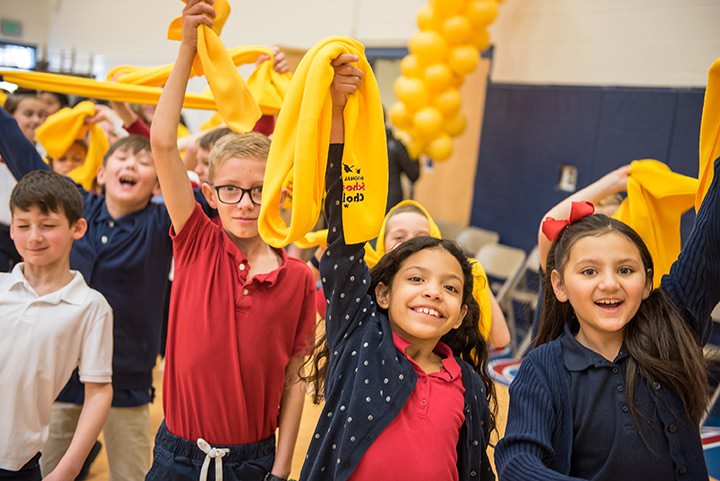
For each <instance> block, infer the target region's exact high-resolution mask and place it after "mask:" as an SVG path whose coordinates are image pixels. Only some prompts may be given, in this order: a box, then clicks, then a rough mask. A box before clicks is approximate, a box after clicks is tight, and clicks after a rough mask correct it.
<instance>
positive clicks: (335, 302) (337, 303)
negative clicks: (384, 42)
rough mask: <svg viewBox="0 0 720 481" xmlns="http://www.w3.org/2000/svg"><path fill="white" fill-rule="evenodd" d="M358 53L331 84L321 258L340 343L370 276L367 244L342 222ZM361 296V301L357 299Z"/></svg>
mask: <svg viewBox="0 0 720 481" xmlns="http://www.w3.org/2000/svg"><path fill="white" fill-rule="evenodd" d="M357 60H358V59H357V57H356V56H355V55H349V54H342V55H340V56H338V57H337V58H336V59H335V60H334V61H333V62H332V64H333V67H334V69H335V78H334V80H333V83H332V85H331V87H330V90H331V95H332V99H333V115H332V127H331V130H330V143H331V145H330V150H329V153H328V164H327V170H326V173H325V188H326V190H327V195H326V197H325V216H326V221H327V224H328V239H327V242H328V244H327V250H326V251H325V255H323V256H322V259H321V261H320V276H321V279H322V281H323V291H324V293H325V297H326V298H327V299H328V301H329V302H330V304H329V307H328V310H327V314H326V321H325V331H326V335H327V342H328V346H330V347H331V348H332V347H333V346H335V345H337V343H339V342H340V341H341V340H342V339H343V338H344V337H345V335H346V334H348V333H349V332H350V331H351V330H352V329H353V326H355V325H356V324H355V323H354V322H353V320H355V318H356V314H357V313H358V312H359V311H360V309H362V308H365V309H366V310H367V308H368V305H367V302H368V300H367V289H368V287H369V285H370V276H369V273H368V268H367V265H366V264H365V262H364V260H363V257H364V252H365V251H364V244H352V245H348V244H346V243H345V238H344V236H343V223H342V156H343V146H342V142H343V141H344V136H345V127H344V120H343V112H344V109H345V103H346V102H347V96H348V95H349V94H351V93H353V92H355V91H356V90H357V87H358V84H359V83H360V78H361V77H362V72H361V71H360V70H359V69H357V68H355V67H354V66H353V65H352V64H351V62H355V61H357ZM356 299H360V302H356Z"/></svg>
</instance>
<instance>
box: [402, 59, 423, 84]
mask: <svg viewBox="0 0 720 481" xmlns="http://www.w3.org/2000/svg"><path fill="white" fill-rule="evenodd" d="M423 70H424V69H423V65H422V63H420V59H419V58H418V57H417V55H413V54H409V55H405V57H403V59H402V60H401V61H400V71H401V72H402V74H403V75H404V76H406V77H418V78H419V77H422V74H423Z"/></svg>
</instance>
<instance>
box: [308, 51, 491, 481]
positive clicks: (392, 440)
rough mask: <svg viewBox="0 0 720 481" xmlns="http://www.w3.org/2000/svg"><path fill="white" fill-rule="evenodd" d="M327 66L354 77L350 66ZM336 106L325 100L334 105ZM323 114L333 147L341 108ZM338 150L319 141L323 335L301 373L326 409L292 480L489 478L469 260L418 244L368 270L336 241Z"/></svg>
mask: <svg viewBox="0 0 720 481" xmlns="http://www.w3.org/2000/svg"><path fill="white" fill-rule="evenodd" d="M341 58H342V56H341ZM335 69H336V78H337V77H341V76H342V75H347V76H348V77H357V81H358V82H359V78H360V76H361V75H360V74H358V73H357V72H356V71H357V69H355V68H354V67H352V65H351V64H350V63H345V64H343V65H341V64H339V63H338V65H336V66H335ZM335 85H337V84H335ZM349 91H352V90H351V89H349ZM338 98H340V100H339V101H338ZM344 100H345V99H344V98H343V96H342V95H341V94H338V95H333V101H334V107H337V106H338V103H340V102H343V101H344ZM342 106H344V103H342ZM334 112H335V114H334V116H333V119H334V120H333V133H332V134H331V142H342V137H343V136H342V107H341V108H339V109H338V108H335V109H334ZM338 116H339V118H338ZM338 124H339V125H340V130H339V133H338V130H337V125H338ZM342 153H343V145H342V144H340V143H333V144H331V145H330V150H329V155H328V166H327V170H326V186H327V196H326V200H325V213H326V216H327V223H328V227H329V232H328V248H327V251H326V252H325V255H323V257H322V260H321V261H320V275H321V280H322V282H323V288H324V292H325V297H326V299H327V303H328V306H327V315H326V329H325V331H326V337H325V343H323V344H322V348H320V349H318V350H317V351H316V354H315V356H314V359H313V362H312V364H313V366H314V368H315V369H314V374H313V375H311V376H310V379H311V380H313V381H314V382H315V387H316V393H320V392H322V391H321V389H322V387H321V386H322V384H323V382H322V381H324V398H325V407H324V409H323V412H322V414H321V416H320V419H319V421H318V424H317V427H316V429H315V432H314V434H313V439H312V441H311V444H310V448H309V450H308V455H307V458H306V461H305V464H304V466H303V469H302V472H301V474H300V480H301V481H303V480H337V481H344V480H352V481H359V480H390V479H412V480H428V481H431V480H432V481H437V480H476V479H482V480H492V479H495V478H494V474H493V472H492V469H491V468H490V464H489V461H488V457H487V454H486V446H487V444H488V437H489V435H490V431H491V430H492V429H493V428H494V426H493V425H494V412H493V411H491V409H490V408H489V406H493V409H494V406H495V400H494V390H493V387H492V382H491V380H490V379H489V377H488V376H487V375H486V374H485V370H484V367H485V363H486V361H487V347H486V345H485V342H484V341H483V339H482V338H481V337H480V335H479V333H478V319H479V309H478V306H477V304H476V303H475V301H474V299H473V296H472V287H473V286H472V282H473V277H472V269H471V265H470V264H469V263H468V261H467V259H466V258H465V256H464V255H463V254H462V251H461V250H460V249H459V248H458V247H457V246H456V244H454V243H452V242H450V241H447V240H442V239H435V238H431V237H418V238H415V239H412V240H410V241H408V242H406V243H404V244H402V245H400V246H398V247H397V248H395V249H394V250H393V251H392V252H390V253H388V254H387V255H386V256H385V257H383V258H382V259H381V260H380V262H379V263H378V264H377V265H376V266H375V267H374V268H373V270H372V272H370V271H369V269H368V268H367V265H366V264H365V262H364V261H363V255H364V250H363V244H354V245H347V244H346V243H345V241H344V238H343V225H342V209H343V206H342V203H341V196H342V171H341V170H342V166H341V164H342Z"/></svg>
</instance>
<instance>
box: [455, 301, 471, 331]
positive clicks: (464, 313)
mask: <svg viewBox="0 0 720 481" xmlns="http://www.w3.org/2000/svg"><path fill="white" fill-rule="evenodd" d="M467 312H468V307H467V304H463V306H462V308H461V309H460V315H459V316H458V319H457V322H456V323H455V324H454V325H453V327H452V328H453V329H457V328H458V327H460V326H462V323H463V321H464V320H465V316H467Z"/></svg>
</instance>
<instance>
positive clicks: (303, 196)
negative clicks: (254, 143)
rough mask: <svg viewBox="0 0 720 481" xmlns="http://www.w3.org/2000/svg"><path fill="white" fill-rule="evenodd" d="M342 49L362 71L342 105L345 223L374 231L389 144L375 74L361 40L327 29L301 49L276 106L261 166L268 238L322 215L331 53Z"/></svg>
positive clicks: (293, 236)
mask: <svg viewBox="0 0 720 481" xmlns="http://www.w3.org/2000/svg"><path fill="white" fill-rule="evenodd" d="M341 53H351V54H355V55H357V56H358V57H359V58H360V60H359V62H358V68H359V69H360V70H362V71H363V73H364V78H363V81H362V83H361V84H360V87H359V89H358V91H357V92H355V93H354V94H353V95H351V96H350V97H349V98H348V102H347V105H346V106H345V111H344V120H345V140H344V143H345V147H344V152H343V159H342V163H343V166H342V168H343V170H342V172H343V196H342V205H343V225H344V229H345V232H344V235H345V240H346V241H347V242H348V243H351V244H352V243H360V242H365V241H367V240H370V239H373V238H374V237H376V235H377V232H378V230H379V228H380V225H381V222H382V218H383V214H384V212H385V203H386V200H387V183H388V180H387V176H388V174H387V145H386V139H385V126H384V125H385V124H384V122H383V114H382V105H381V101H380V92H379V90H378V85H377V81H376V80H375V76H374V74H373V72H372V69H371V68H370V65H369V64H368V62H367V59H366V58H365V55H364V47H363V46H362V44H360V43H359V42H358V41H357V40H354V39H351V38H348V37H329V38H326V39H324V40H323V41H321V42H320V43H318V44H317V45H315V46H314V47H313V48H312V49H310V50H309V51H308V52H307V53H306V54H305V56H304V57H303V59H302V61H301V62H300V65H298V68H297V70H296V71H295V74H294V75H293V78H292V80H291V82H290V86H289V87H288V91H287V94H286V97H285V101H284V102H283V108H282V110H281V112H280V114H279V117H278V121H277V125H276V127H275V133H274V134H273V142H272V145H271V146H270V154H269V158H268V164H267V167H266V170H265V172H266V173H265V182H264V188H263V202H262V206H261V209H260V218H259V221H258V228H259V230H260V235H261V236H262V237H263V239H264V240H265V241H266V242H267V243H268V244H270V245H272V246H275V247H282V246H285V245H287V244H290V243H291V242H294V241H296V240H298V239H300V238H301V237H303V236H304V235H305V234H306V233H308V232H310V231H311V230H312V229H313V227H314V226H315V223H316V222H317V219H318V217H319V215H320V210H321V207H322V199H323V195H324V193H325V168H326V164H327V152H328V145H329V141H330V127H331V125H330V124H331V119H332V99H331V98H330V84H331V83H332V80H333V76H334V70H333V68H332V65H331V61H332V60H333V59H334V58H336V57H337V56H338V55H340V54H341ZM291 173H292V181H293V203H292V208H291V218H290V225H289V226H288V225H287V224H286V223H285V221H284V220H283V219H282V218H281V217H280V211H279V207H280V201H281V198H282V190H283V187H284V185H285V184H286V182H287V180H288V176H289V175H290V174H291Z"/></svg>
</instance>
